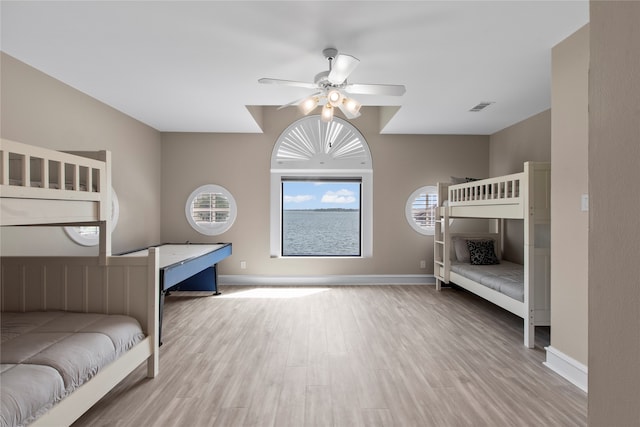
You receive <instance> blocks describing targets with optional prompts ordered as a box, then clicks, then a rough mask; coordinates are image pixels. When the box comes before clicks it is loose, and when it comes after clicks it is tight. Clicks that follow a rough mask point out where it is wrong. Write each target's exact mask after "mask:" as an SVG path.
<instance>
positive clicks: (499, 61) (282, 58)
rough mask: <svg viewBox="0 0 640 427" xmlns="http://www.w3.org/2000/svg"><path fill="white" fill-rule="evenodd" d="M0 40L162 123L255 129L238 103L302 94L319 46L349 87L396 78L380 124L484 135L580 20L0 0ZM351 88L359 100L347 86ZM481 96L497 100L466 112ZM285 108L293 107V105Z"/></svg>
mask: <svg viewBox="0 0 640 427" xmlns="http://www.w3.org/2000/svg"><path fill="white" fill-rule="evenodd" d="M0 7H1V10H0V12H1V24H2V29H1V37H2V38H1V48H2V50H3V51H4V52H5V53H7V54H9V55H11V56H13V57H15V58H17V59H19V60H21V61H23V62H25V63H27V64H29V65H31V66H33V67H35V68H37V69H39V70H41V71H43V72H44V73H46V74H48V75H50V76H53V77H55V78H56V79H59V80H61V81H62V82H64V83H66V84H68V85H70V86H72V87H74V88H76V89H78V90H80V91H82V92H84V93H86V94H88V95H90V96H92V97H94V98H96V99H98V100H100V101H102V102H104V103H106V104H108V105H110V106H112V107H114V108H116V109H117V110H120V111H122V112H123V113H125V114H127V115H129V116H131V117H134V118H136V119H138V120H140V121H142V122H144V123H146V124H148V125H149V126H152V127H153V128H155V129H158V130H160V131H192V132H247V133H253V132H261V130H260V128H259V127H258V125H257V124H256V123H255V121H254V120H253V118H252V116H251V114H250V113H249V112H248V110H247V108H246V106H248V105H249V106H250V105H282V104H286V103H288V102H291V101H293V100H296V99H299V98H301V97H303V96H305V95H307V94H309V93H310V92H311V91H309V90H307V89H302V88H294V87H283V86H273V85H261V84H259V83H257V80H258V79H259V78H261V77H271V78H277V79H288V80H300V81H312V80H313V77H314V76H315V74H317V73H318V72H320V71H324V70H326V69H328V63H327V61H326V60H325V58H324V57H323V56H322V50H323V49H324V48H326V47H336V48H337V49H338V50H339V51H341V52H344V53H348V54H351V55H353V56H356V57H357V58H359V59H360V61H361V62H360V65H359V66H358V68H357V69H356V70H355V71H354V72H353V73H352V74H351V76H350V78H349V82H351V83H385V84H404V85H405V86H406V88H407V93H406V94H405V95H404V96H402V97H390V96H383V97H378V96H371V95H368V96H365V95H358V96H357V97H356V98H357V99H358V100H359V101H361V102H362V103H363V104H364V105H381V106H386V105H391V106H400V107H401V108H400V109H399V111H398V113H397V114H396V115H395V117H394V118H393V119H392V120H391V121H390V122H389V123H388V125H387V126H386V127H385V129H384V132H385V133H403V134H485V135H486V134H492V133H494V132H496V131H498V130H501V129H503V128H505V127H507V126H510V125H512V124H514V123H517V122H518V121H520V120H523V119H525V118H527V117H530V116H532V115H534V114H536V113H538V112H541V111H543V110H545V109H547V108H549V106H550V71H551V48H552V47H553V46H554V45H555V44H557V43H558V42H560V41H561V40H563V39H564V38H566V37H567V36H568V35H570V34H571V33H573V32H574V31H576V30H577V29H578V28H580V27H581V26H582V25H584V24H586V23H587V22H588V20H589V16H588V14H589V3H588V0H573V1H541V0H537V1H515V0H514V1H465V2H463V1H409V2H400V1H374V2H365V1H350V2H344V1H341V2H338V1H285V2H274V1H253V2H249V1H234V2H222V1H196V2H186V1H176V2H169V1H141V2H115V1H114V2H111V1H104V2H96V1H91V2H89V1H87V2H80V1H72V2H56V1H45V2H31V1H16V2H10V1H2V3H1V6H0ZM354 97H355V96H354ZM481 101H493V102H495V104H493V105H491V106H489V107H488V108H486V109H485V110H484V111H483V112H480V113H472V112H469V111H468V110H469V109H470V108H471V107H473V106H474V105H476V104H478V103H479V102H481ZM289 108H295V107H289Z"/></svg>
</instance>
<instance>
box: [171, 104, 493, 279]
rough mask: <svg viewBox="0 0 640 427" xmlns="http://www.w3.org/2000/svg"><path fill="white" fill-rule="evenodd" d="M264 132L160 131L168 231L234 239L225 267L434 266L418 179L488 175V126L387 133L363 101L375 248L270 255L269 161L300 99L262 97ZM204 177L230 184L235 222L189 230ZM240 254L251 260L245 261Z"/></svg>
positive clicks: (250, 270)
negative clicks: (440, 132) (417, 214)
mask: <svg viewBox="0 0 640 427" xmlns="http://www.w3.org/2000/svg"><path fill="white" fill-rule="evenodd" d="M260 116H261V117H262V119H263V120H262V121H263V123H264V125H263V129H264V133H263V134H189V133H166V134H163V138H162V191H163V196H162V239H163V240H164V241H172V242H183V241H186V240H189V241H192V242H218V241H228V242H232V243H233V255H232V257H231V258H229V260H227V261H225V262H223V263H221V264H220V272H221V273H223V274H255V275H284V276H286V275H328V274H432V273H433V238H432V237H431V236H423V235H420V234H418V233H416V232H415V231H414V230H413V229H412V228H411V227H410V226H409V224H408V223H407V221H406V219H405V214H404V209H405V204H406V201H407V199H408V197H409V196H410V195H411V193H412V192H413V191H415V190H416V189H417V188H419V187H422V186H424V185H435V184H436V183H437V182H438V181H449V179H450V177H451V176H452V175H453V176H482V177H485V176H488V173H489V138H488V137H486V136H437V135H380V134H379V129H380V124H379V121H378V118H379V117H380V114H379V111H378V109H377V108H375V107H369V108H366V107H363V110H362V116H361V117H359V118H358V119H356V120H353V121H352V123H353V124H354V126H356V127H357V128H358V130H359V131H360V132H361V133H362V134H363V136H364V137H365V139H366V140H367V143H368V145H369V148H370V149H371V154H372V158H373V186H374V190H373V191H374V194H373V204H374V215H373V222H374V226H373V254H374V255H373V258H365V259H355V260H354V259H274V258H271V257H270V255H269V206H270V205H269V197H270V195H269V169H270V162H271V153H272V150H273V147H274V144H275V142H276V139H277V138H278V136H279V135H280V134H281V133H282V132H283V131H284V130H285V129H286V127H287V126H288V125H289V124H291V123H292V122H293V121H295V120H297V119H298V118H299V117H300V116H299V113H298V112H297V109H295V108H287V109H283V110H279V111H278V110H277V109H276V108H275V107H265V108H263V109H262V112H261V114H260ZM203 184H218V185H222V186H223V187H225V188H227V189H228V190H229V191H230V192H231V193H232V194H233V196H234V198H235V199H236V202H237V204H238V217H237V219H236V222H235V223H234V225H233V227H232V228H231V229H230V230H229V231H228V232H226V233H224V234H222V235H220V236H214V237H207V236H204V235H200V234H198V233H197V232H196V231H194V230H192V229H191V227H190V226H189V224H188V223H187V221H186V218H185V214H184V205H185V201H186V199H187V197H188V196H189V194H190V193H191V192H192V191H193V190H194V189H195V188H197V187H198V186H200V185H203ZM420 260H426V261H427V263H426V265H427V266H426V268H425V269H421V268H420ZM240 261H245V262H246V263H247V268H246V269H244V270H241V269H240Z"/></svg>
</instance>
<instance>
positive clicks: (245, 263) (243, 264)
mask: <svg viewBox="0 0 640 427" xmlns="http://www.w3.org/2000/svg"><path fill="white" fill-rule="evenodd" d="M240 268H241V269H243V270H244V269H245V268H247V261H240Z"/></svg>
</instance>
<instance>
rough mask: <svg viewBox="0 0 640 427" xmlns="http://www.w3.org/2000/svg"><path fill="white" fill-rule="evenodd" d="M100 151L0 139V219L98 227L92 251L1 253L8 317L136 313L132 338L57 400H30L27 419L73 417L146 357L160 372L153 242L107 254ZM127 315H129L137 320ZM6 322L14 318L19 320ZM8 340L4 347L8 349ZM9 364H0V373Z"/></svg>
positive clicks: (106, 161)
mask: <svg viewBox="0 0 640 427" xmlns="http://www.w3.org/2000/svg"><path fill="white" fill-rule="evenodd" d="M85 154H87V155H91V154H89V153H85ZM98 156H99V157H101V158H102V159H103V160H93V159H90V158H87V157H84V156H79V155H74V154H70V153H62V152H57V151H52V150H47V149H43V148H41V147H35V146H30V145H26V144H21V143H16V142H12V141H7V140H1V141H0V157H1V161H0V165H1V166H0V167H1V169H0V225H1V226H3V227H4V226H26V225H79V224H80V225H87V224H91V225H99V226H100V228H101V233H100V236H101V240H100V254H99V256H97V257H64V256H50V257H49V256H47V257H42V256H38V257H2V258H0V311H1V312H2V313H3V314H4V313H6V317H7V319H9V318H11V319H17V318H18V317H16V316H20V314H16V313H34V312H35V313H40V315H41V316H42V315H49V314H50V313H51V312H55V313H59V312H65V313H69V312H71V313H72V314H71V315H72V316H75V315H76V314H77V313H93V314H96V313H97V314H106V315H116V316H113V317H109V320H108V322H110V321H111V319H112V318H113V319H115V318H116V317H122V316H120V315H125V316H129V317H130V318H133V319H135V320H136V321H137V323H138V324H139V325H140V327H141V331H142V334H140V337H139V340H138V342H137V344H135V345H133V346H132V347H131V348H130V349H128V350H127V351H124V352H123V354H120V355H118V356H117V358H116V359H115V360H113V361H111V362H110V363H108V364H107V365H106V366H104V367H102V368H100V370H99V371H98V372H97V373H95V375H93V376H92V377H90V379H88V380H87V381H86V382H84V383H83V384H81V385H79V386H78V387H77V388H76V387H75V385H74V387H73V391H70V390H71V388H70V389H68V390H67V392H64V390H63V392H64V393H63V396H62V397H63V398H62V400H60V401H54V402H49V403H48V405H47V406H46V407H43V409H41V410H40V411H39V412H38V408H32V409H33V410H32V412H33V414H36V415H35V416H32V417H31V418H30V419H29V420H28V422H33V423H32V424H29V425H33V426H53V425H55V426H68V425H70V424H72V423H73V422H74V421H75V420H76V419H77V418H79V417H80V416H81V415H82V414H83V413H84V412H86V411H87V410H88V409H89V408H90V407H91V406H93V405H94V404H95V403H96V402H97V401H98V400H99V399H101V398H102V397H103V396H104V395H105V394H107V393H108V392H109V391H110V390H111V389H112V388H113V387H115V385H116V384H118V383H119V382H120V381H121V380H122V379H123V378H125V377H126V376H127V375H129V374H130V373H131V372H133V370H135V369H136V368H138V367H139V366H140V365H141V364H142V363H144V362H146V363H147V377H151V378H153V377H155V376H156V375H157V373H158V354H159V352H158V344H159V343H158V319H159V312H158V311H159V308H158V306H159V271H160V270H159V250H157V249H155V248H154V249H151V250H150V251H149V255H148V256H146V257H118V256H111V255H110V254H111V244H110V238H109V236H108V234H109V233H106V232H102V230H107V229H108V228H107V224H108V222H109V216H110V207H111V203H110V202H111V200H110V188H111V185H110V181H111V179H110V178H111V176H110V153H108V152H101V153H99V154H98ZM43 312H46V313H44V314H43ZM56 315H57V314H56ZM61 315H64V313H63V314H61ZM98 317H102V316H98ZM133 319H131V320H130V322H133V323H136V322H135V321H133ZM6 323H17V324H18V325H20V324H21V321H20V320H18V321H11V322H9V321H8V322H6ZM58 323H61V322H58ZM62 323H64V322H62ZM66 323H69V321H66ZM6 326H7V325H6V324H5V323H3V324H2V334H3V342H4V343H5V344H6V343H7V342H9V341H5V339H7V340H8V339H12V337H15V336H16V334H17V333H16V332H14V331H9V330H7V329H6ZM18 329H19V328H18ZM23 329H24V327H23ZM72 329H73V328H72ZM36 335H37V334H36ZM6 347H7V346H6V345H3V347H2V350H3V353H5V352H6V351H9V350H7V348H6ZM14 347H15V346H14ZM89 347H91V346H89ZM18 348H19V350H22V349H21V348H20V346H18ZM4 356H5V354H3V357H4ZM45 358H46V357H45ZM3 363H4V362H3ZM28 366H33V365H28ZM10 368H12V366H6V365H3V369H2V371H3V374H4V372H5V371H6V370H8V369H10ZM43 369H45V368H43ZM12 375H15V371H14V374H12ZM12 379H13V380H15V378H12ZM8 383H12V382H9V381H8ZM12 384H17V383H16V382H15V381H14V382H13V383H12ZM2 387H5V382H2ZM14 391H15V390H3V392H2V394H3V395H6V394H9V392H14ZM5 393H6V394H5ZM27 403H28V404H31V403H29V402H27ZM48 408H50V409H48ZM21 409H22V408H21ZM44 410H47V411H46V413H44V414H43V415H42V414H41V413H42V412H43V411H44ZM4 411H5V408H3V414H2V416H3V418H4V417H5V416H6V415H7V414H5V413H4ZM12 416H13V415H12ZM34 417H35V420H34ZM7 418H10V417H8V416H7ZM9 425H11V424H9Z"/></svg>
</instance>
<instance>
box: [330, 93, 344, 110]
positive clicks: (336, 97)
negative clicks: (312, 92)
mask: <svg viewBox="0 0 640 427" xmlns="http://www.w3.org/2000/svg"><path fill="white" fill-rule="evenodd" d="M343 99H344V95H342V93H341V92H340V91H339V90H337V89H332V90H330V91H329V93H328V94H327V102H328V103H329V104H331V106H332V107H337V106H339V105H340V104H341V103H342V102H343Z"/></svg>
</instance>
